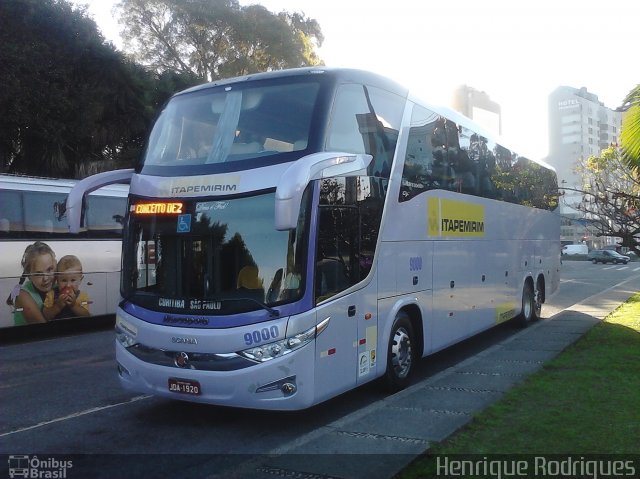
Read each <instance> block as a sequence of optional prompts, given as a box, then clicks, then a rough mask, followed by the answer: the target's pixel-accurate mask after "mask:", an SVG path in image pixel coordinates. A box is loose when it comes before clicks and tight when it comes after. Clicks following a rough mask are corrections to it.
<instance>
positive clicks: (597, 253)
mask: <svg viewBox="0 0 640 479" xmlns="http://www.w3.org/2000/svg"><path fill="white" fill-rule="evenodd" d="M587 259H589V260H591V262H592V263H593V264H597V263H602V264H606V263H614V264H618V263H622V264H627V263H628V262H629V260H630V258H629V257H628V256H625V255H622V254H620V253H618V252H616V251H613V250H608V249H594V250H593V251H591V252H590V253H589V254H588V255H587Z"/></svg>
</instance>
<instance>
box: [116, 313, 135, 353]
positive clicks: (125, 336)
mask: <svg viewBox="0 0 640 479" xmlns="http://www.w3.org/2000/svg"><path fill="white" fill-rule="evenodd" d="M136 336H138V328H136V327H135V326H134V325H133V324H131V323H129V322H128V321H125V320H124V319H122V318H121V317H120V316H116V339H117V340H118V341H119V342H120V344H122V345H123V346H124V347H125V348H129V347H131V346H134V345H135V344H137V343H138V341H137V340H136Z"/></svg>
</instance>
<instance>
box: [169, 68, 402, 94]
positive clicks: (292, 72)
mask: <svg viewBox="0 0 640 479" xmlns="http://www.w3.org/2000/svg"><path fill="white" fill-rule="evenodd" d="M312 75H323V76H330V77H332V78H334V79H336V80H339V81H343V82H346V83H350V82H355V83H366V84H368V85H371V86H376V87H380V88H384V89H385V90H388V91H391V92H393V93H396V94H398V95H400V96H402V97H406V96H407V94H408V89H407V88H405V87H403V86H402V85H400V84H399V83H396V82H395V81H393V80H391V79H389V78H387V77H384V76H382V75H379V74H377V73H373V72H368V71H366V70H358V69H355V68H335V67H322V66H316V67H303V68H291V69H287V70H274V71H270V72H263V73H252V74H249V75H244V76H238V77H233V78H226V79H220V80H215V81H213V82H211V83H205V84H203V85H197V86H194V87H191V88H188V89H187V90H184V91H181V92H179V93H177V94H176V95H182V94H185V93H191V92H194V91H199V90H204V89H207V88H213V87H218V86H223V85H231V84H234V83H242V82H249V81H261V80H271V79H277V78H286V77H309V76H312Z"/></svg>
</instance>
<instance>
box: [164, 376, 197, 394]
mask: <svg viewBox="0 0 640 479" xmlns="http://www.w3.org/2000/svg"><path fill="white" fill-rule="evenodd" d="M169 391H171V392H174V393H180V394H189V395H191V396H199V395H200V393H201V392H202V389H201V388H200V383H199V382H198V381H192V380H191V379H178V378H169Z"/></svg>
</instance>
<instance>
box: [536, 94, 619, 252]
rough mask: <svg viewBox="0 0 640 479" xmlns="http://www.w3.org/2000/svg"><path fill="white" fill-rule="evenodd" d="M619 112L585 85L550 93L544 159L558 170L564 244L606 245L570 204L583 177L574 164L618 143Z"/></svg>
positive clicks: (577, 198)
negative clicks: (547, 136) (546, 149)
mask: <svg viewBox="0 0 640 479" xmlns="http://www.w3.org/2000/svg"><path fill="white" fill-rule="evenodd" d="M622 114H623V112H622V111H619V110H613V109H611V108H608V107H606V106H604V104H603V103H602V102H601V101H599V100H598V96H597V95H595V94H593V93H590V92H588V91H587V89H586V88H580V89H577V88H572V87H568V86H561V87H558V88H556V89H555V90H554V91H553V92H552V93H551V94H550V95H549V156H548V158H547V162H548V163H549V164H550V165H552V166H553V167H554V168H555V169H556V171H557V173H558V184H559V186H560V188H561V190H562V189H564V196H563V201H562V202H561V207H560V214H561V215H562V216H563V225H562V229H561V239H562V241H563V243H565V244H568V243H587V244H588V245H589V246H590V247H591V248H597V247H603V246H606V245H607V244H608V243H609V242H610V241H609V239H607V238H597V237H595V236H594V235H593V232H591V231H590V230H589V221H588V219H587V218H584V217H583V216H584V215H583V213H581V212H579V211H577V210H575V209H574V208H572V207H571V205H573V204H576V203H579V202H580V201H582V195H581V194H580V193H578V192H576V191H572V190H581V189H582V178H581V176H580V175H579V174H578V173H577V172H576V167H577V166H578V164H579V162H580V161H581V160H583V159H586V158H588V157H589V156H591V155H598V154H600V152H601V151H602V150H603V149H605V148H608V147H609V146H611V145H616V144H617V143H618V138H619V136H620V128H621V124H622Z"/></svg>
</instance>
